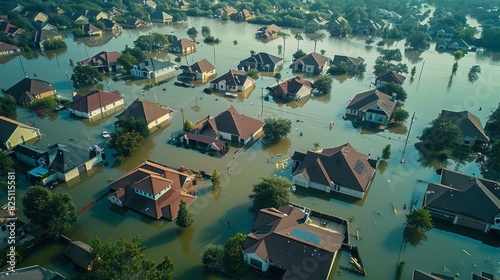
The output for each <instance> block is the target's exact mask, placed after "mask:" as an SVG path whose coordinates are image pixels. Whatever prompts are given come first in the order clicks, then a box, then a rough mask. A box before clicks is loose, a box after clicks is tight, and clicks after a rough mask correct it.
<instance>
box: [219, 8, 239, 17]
mask: <svg viewBox="0 0 500 280" xmlns="http://www.w3.org/2000/svg"><path fill="white" fill-rule="evenodd" d="M236 13H238V10H236V9H235V8H233V7H232V6H225V7H223V8H218V9H217V10H215V12H214V17H215V18H220V17H221V16H222V15H224V14H225V15H227V16H228V17H231V15H233V14H236Z"/></svg>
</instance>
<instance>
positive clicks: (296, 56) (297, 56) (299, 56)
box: [292, 50, 306, 59]
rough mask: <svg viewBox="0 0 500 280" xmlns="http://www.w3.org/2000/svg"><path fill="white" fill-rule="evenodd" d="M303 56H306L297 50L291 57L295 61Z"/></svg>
mask: <svg viewBox="0 0 500 280" xmlns="http://www.w3.org/2000/svg"><path fill="white" fill-rule="evenodd" d="M305 55H306V53H305V52H304V51H303V50H297V51H296V52H295V53H294V54H293V55H292V56H293V58H295V59H299V58H301V57H303V56H305Z"/></svg>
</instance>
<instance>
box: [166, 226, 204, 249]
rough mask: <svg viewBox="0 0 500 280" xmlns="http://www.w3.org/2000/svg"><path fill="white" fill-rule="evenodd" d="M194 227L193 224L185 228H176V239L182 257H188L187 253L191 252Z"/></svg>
mask: <svg viewBox="0 0 500 280" xmlns="http://www.w3.org/2000/svg"><path fill="white" fill-rule="evenodd" d="M195 226H196V224H193V225H191V226H190V227H187V228H177V237H178V240H179V242H180V243H181V246H182V252H183V253H184V255H189V252H190V250H191V245H192V242H193V237H194V227H195ZM160 243H161V242H160ZM158 244H159V243H158Z"/></svg>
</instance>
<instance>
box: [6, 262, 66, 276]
mask: <svg viewBox="0 0 500 280" xmlns="http://www.w3.org/2000/svg"><path fill="white" fill-rule="evenodd" d="M0 278H3V279H30V280H64V279H65V277H64V276H62V275H61V274H59V273H58V272H55V271H52V270H49V269H46V268H43V267H41V266H39V265H33V266H28V267H23V268H16V269H15V270H14V271H10V270H8V271H4V272H0Z"/></svg>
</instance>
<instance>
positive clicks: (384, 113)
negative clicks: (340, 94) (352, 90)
mask: <svg viewBox="0 0 500 280" xmlns="http://www.w3.org/2000/svg"><path fill="white" fill-rule="evenodd" d="M396 105H397V102H396V96H395V94H393V95H392V96H389V95H387V94H385V93H383V92H381V91H378V90H376V89H373V90H369V91H365V92H362V93H358V94H356V96H354V98H353V99H351V101H350V102H349V104H347V106H346V109H345V113H346V116H354V117H358V118H359V119H360V120H361V121H362V122H368V123H373V124H377V125H383V126H386V125H387V124H388V122H389V120H390V119H391V115H392V113H393V112H394V109H395V108H396Z"/></svg>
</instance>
